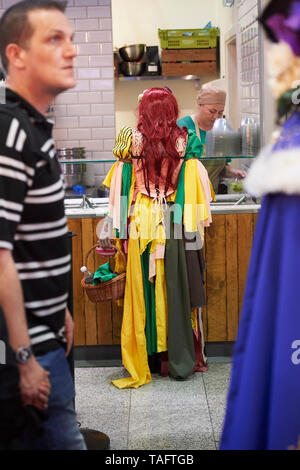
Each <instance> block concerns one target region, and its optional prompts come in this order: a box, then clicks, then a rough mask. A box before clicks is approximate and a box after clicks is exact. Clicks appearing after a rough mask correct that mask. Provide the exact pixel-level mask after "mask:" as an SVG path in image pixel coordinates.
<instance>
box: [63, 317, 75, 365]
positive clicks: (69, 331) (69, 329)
mask: <svg viewBox="0 0 300 470" xmlns="http://www.w3.org/2000/svg"><path fill="white" fill-rule="evenodd" d="M73 332H74V323H73V318H72V315H71V314H70V311H69V309H68V308H66V315H65V336H66V340H67V350H66V356H68V355H69V353H70V351H71V347H72V344H73Z"/></svg>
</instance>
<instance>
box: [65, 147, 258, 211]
mask: <svg viewBox="0 0 300 470" xmlns="http://www.w3.org/2000/svg"><path fill="white" fill-rule="evenodd" d="M254 158H255V157H254V156H248V155H247V156H242V155H240V156H230V157H228V158H227V159H226V157H224V156H222V157H221V156H218V157H215V156H214V157H203V158H201V161H202V162H203V163H204V164H205V163H206V162H212V161H214V160H215V161H219V160H224V161H226V160H230V164H231V166H233V167H234V168H237V169H242V170H245V171H247V169H248V168H249V167H250V165H251V162H252V161H253V159H254ZM59 161H60V164H61V167H62V172H63V174H64V179H65V184H66V189H65V192H66V196H65V207H66V215H67V216H68V217H71V218H74V217H75V218H76V217H85V218H86V217H103V216H104V215H105V214H107V211H108V200H109V199H108V198H109V189H108V188H107V187H105V186H104V185H103V181H104V178H105V175H106V174H107V173H108V171H109V168H110V167H111V165H112V164H113V163H115V162H116V161H117V160H116V159H113V158H112V159H107V160H93V159H89V158H85V159H64V158H61V159H60V160H59ZM219 189H220V191H219V192H216V196H215V199H216V200H215V201H212V202H211V211H212V213H215V214H228V213H240V212H252V213H255V212H258V211H259V209H260V200H258V199H256V198H253V197H251V196H250V195H249V194H247V193H246V192H245V190H244V188H243V185H242V180H237V179H234V178H225V177H224V178H222V179H221V180H220V185H219Z"/></svg>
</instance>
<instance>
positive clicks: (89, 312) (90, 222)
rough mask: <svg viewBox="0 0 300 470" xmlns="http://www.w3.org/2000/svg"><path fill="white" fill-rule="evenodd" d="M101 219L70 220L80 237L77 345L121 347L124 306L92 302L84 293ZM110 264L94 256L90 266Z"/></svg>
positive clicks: (75, 262)
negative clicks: (84, 270) (85, 275)
mask: <svg viewBox="0 0 300 470" xmlns="http://www.w3.org/2000/svg"><path fill="white" fill-rule="evenodd" d="M100 220H101V219H98V218H90V219H68V227H69V230H71V231H72V232H73V233H76V234H77V236H75V237H73V315H74V345H75V346H83V345H96V344H120V342H121V324H122V312H123V309H122V306H119V305H118V304H117V302H102V303H93V302H91V301H90V300H89V299H88V297H87V295H86V294H85V292H84V290H83V288H82V287H81V284H80V281H81V279H82V273H81V271H80V268H81V266H84V265H85V263H86V261H85V256H86V253H87V252H88V250H89V249H90V248H91V247H92V246H93V245H94V244H95V243H96V242H97V236H96V226H97V223H98V222H99V221H100ZM106 261H107V258H103V257H102V256H100V255H97V254H96V253H95V252H94V253H91V254H90V256H89V259H88V263H87V267H88V269H90V271H95V270H96V269H97V268H98V266H99V265H100V264H102V263H104V262H106Z"/></svg>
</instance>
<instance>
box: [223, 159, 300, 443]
mask: <svg viewBox="0 0 300 470" xmlns="http://www.w3.org/2000/svg"><path fill="white" fill-rule="evenodd" d="M299 158H300V155H299ZM299 294H300V196H288V195H284V194H274V195H267V196H266V197H265V198H264V199H263V202H262V207H261V211H260V214H259V217H258V221H257V228H256V233H255V237H254V242H253V248H252V254H251V260H250V266H249V271H248V277H247V285H246V290H245V296H244V304H243V310H242V316H241V321H240V327H239V332H238V338H237V341H236V344H235V349H234V357H233V366H232V376H231V383H230V388H229V394H228V402H227V409H226V415H225V422H224V428H223V434H222V439H221V446H220V448H221V449H223V450H226V449H236V450H242V449H248V450H254V449H287V448H288V446H290V445H296V444H297V440H298V437H299V435H300V363H298V362H300V306H299V297H298V296H299ZM297 340H298V343H295V342H296V341H297Z"/></svg>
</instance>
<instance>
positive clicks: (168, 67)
mask: <svg viewBox="0 0 300 470" xmlns="http://www.w3.org/2000/svg"><path fill="white" fill-rule="evenodd" d="M158 36H159V39H160V45H161V48H162V51H161V62H162V75H166V76H171V75H177V76H182V75H199V76H200V75H213V74H216V73H217V41H218V37H219V29H218V28H206V29H190V30H185V29H177V30H171V29H164V30H162V29H159V30H158Z"/></svg>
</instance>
